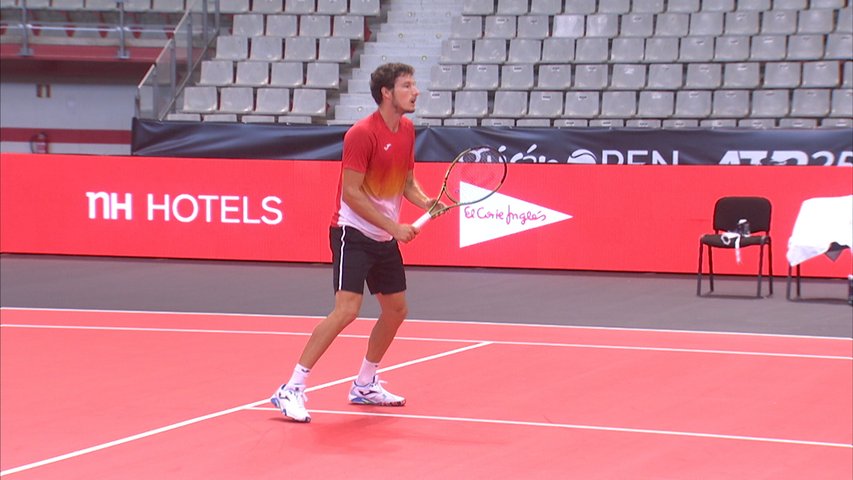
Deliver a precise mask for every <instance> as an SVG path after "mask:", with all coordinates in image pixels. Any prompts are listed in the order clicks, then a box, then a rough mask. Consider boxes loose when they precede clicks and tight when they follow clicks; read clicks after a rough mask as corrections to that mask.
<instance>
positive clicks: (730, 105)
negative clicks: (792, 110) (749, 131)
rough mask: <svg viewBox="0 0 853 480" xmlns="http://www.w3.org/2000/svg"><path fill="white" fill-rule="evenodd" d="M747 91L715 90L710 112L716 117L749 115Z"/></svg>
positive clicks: (742, 116)
mask: <svg viewBox="0 0 853 480" xmlns="http://www.w3.org/2000/svg"><path fill="white" fill-rule="evenodd" d="M749 107H750V103H749V92H748V91H746V90H717V91H715V92H714V100H713V111H712V114H713V116H714V117H717V118H744V117H746V116H748V115H749Z"/></svg>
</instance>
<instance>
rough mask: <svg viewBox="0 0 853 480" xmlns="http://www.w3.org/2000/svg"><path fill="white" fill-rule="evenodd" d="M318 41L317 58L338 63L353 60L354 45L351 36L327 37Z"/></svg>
mask: <svg viewBox="0 0 853 480" xmlns="http://www.w3.org/2000/svg"><path fill="white" fill-rule="evenodd" d="M317 42H318V51H317V60H319V61H321V62H337V63H350V62H351V61H352V45H351V43H350V39H349V38H344V37H326V38H321V39H319V40H318V41H317Z"/></svg>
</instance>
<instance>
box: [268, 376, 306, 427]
mask: <svg viewBox="0 0 853 480" xmlns="http://www.w3.org/2000/svg"><path fill="white" fill-rule="evenodd" d="M307 401H308V397H306V396H305V390H304V388H288V387H287V385H282V386H281V388H279V389H278V390H276V392H275V393H274V394H273V395H272V398H270V402H272V404H273V405H275V408H277V409H279V410H281V413H282V415H284V416H286V417H288V418H291V419H293V420H295V421H297V422H302V423H308V422H310V421H311V415H310V414H309V413H308V410H306V409H305V402H307Z"/></svg>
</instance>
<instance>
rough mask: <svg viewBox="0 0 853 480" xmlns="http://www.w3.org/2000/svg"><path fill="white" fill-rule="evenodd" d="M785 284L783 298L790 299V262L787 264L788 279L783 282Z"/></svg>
mask: <svg viewBox="0 0 853 480" xmlns="http://www.w3.org/2000/svg"><path fill="white" fill-rule="evenodd" d="M785 284H786V287H785V298H786V299H788V300H790V299H791V264H790V263H789V264H788V279H787V281H786V282H785Z"/></svg>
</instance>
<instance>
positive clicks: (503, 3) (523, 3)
mask: <svg viewBox="0 0 853 480" xmlns="http://www.w3.org/2000/svg"><path fill="white" fill-rule="evenodd" d="M528 3H529V0H498V9H497V13H498V14H499V15H525V14H527V10H528V9H527V6H528Z"/></svg>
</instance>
